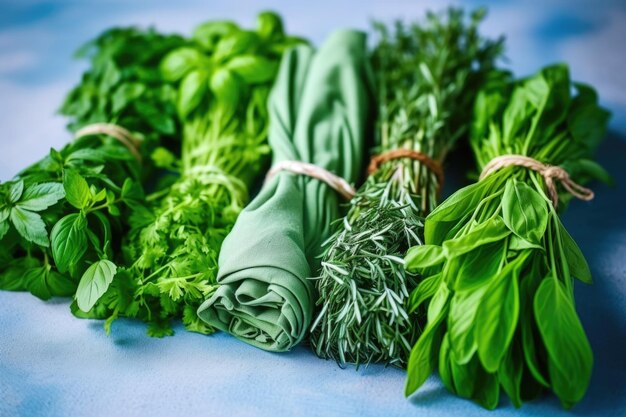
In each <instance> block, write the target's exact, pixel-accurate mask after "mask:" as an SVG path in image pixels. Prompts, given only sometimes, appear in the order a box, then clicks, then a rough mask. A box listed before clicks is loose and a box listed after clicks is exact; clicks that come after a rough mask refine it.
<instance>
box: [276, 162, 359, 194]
mask: <svg viewBox="0 0 626 417" xmlns="http://www.w3.org/2000/svg"><path fill="white" fill-rule="evenodd" d="M281 171H289V172H292V173H294V174H299V175H306V176H307V177H311V178H315V179H318V180H320V181H322V182H323V183H325V184H327V185H328V186H329V187H330V188H332V189H333V190H335V191H337V192H338V193H339V194H340V195H341V196H342V197H343V198H345V199H346V200H350V199H351V198H352V197H354V195H355V194H356V190H355V189H354V188H353V187H352V186H351V185H350V184H349V183H348V181H346V180H344V179H343V178H341V177H339V176H337V175H335V174H333V173H332V172H330V171H327V170H325V169H324V168H322V167H318V166H317V165H313V164H309V163H307V162H302V161H281V162H279V163H277V164H275V165H274V166H273V167H272V168H271V169H270V170H269V171H268V173H267V176H266V177H265V182H267V181H269V180H270V179H271V178H272V177H273V176H274V175H276V174H278V173H279V172H281Z"/></svg>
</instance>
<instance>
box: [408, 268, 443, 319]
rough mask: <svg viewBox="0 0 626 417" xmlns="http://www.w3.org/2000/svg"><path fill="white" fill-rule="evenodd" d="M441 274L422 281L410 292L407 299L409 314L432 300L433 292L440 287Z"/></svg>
mask: <svg viewBox="0 0 626 417" xmlns="http://www.w3.org/2000/svg"><path fill="white" fill-rule="evenodd" d="M441 277H442V275H441V274H436V275H433V276H432V277H428V278H425V279H423V280H422V281H421V282H420V283H419V285H418V286H417V287H415V289H414V290H413V291H411V297H410V298H409V302H408V305H409V312H411V313H412V312H414V311H415V310H417V309H418V308H419V306H420V305H422V304H423V303H424V302H425V301H426V300H428V299H429V298H432V296H433V295H435V292H436V291H437V289H438V288H439V286H440V285H441Z"/></svg>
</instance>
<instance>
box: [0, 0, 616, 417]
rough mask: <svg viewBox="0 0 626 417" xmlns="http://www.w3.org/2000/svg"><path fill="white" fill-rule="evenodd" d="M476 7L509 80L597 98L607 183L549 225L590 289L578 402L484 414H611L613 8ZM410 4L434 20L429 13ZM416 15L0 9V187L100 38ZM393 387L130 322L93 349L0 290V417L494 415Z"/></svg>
mask: <svg viewBox="0 0 626 417" xmlns="http://www.w3.org/2000/svg"><path fill="white" fill-rule="evenodd" d="M422 3H424V2H422ZM452 3H455V2H452ZM457 3H458V2H457ZM483 3H485V2H483ZM486 3H488V4H490V5H491V9H492V10H491V17H490V19H489V20H488V21H487V23H486V29H487V31H488V32H490V33H501V32H503V31H504V32H506V34H507V36H508V37H509V39H508V40H509V53H508V55H509V57H510V58H511V62H510V64H511V66H512V67H513V68H514V69H515V70H516V71H517V72H518V73H529V72H531V71H532V70H533V69H536V68H537V67H538V66H540V65H543V64H547V63H549V62H552V61H555V60H559V59H566V60H568V61H569V62H571V63H572V71H573V73H574V74H575V76H577V78H579V79H583V80H584V81H587V82H590V83H592V84H594V85H596V86H597V87H598V89H599V90H600V95H601V97H602V100H603V102H604V103H605V104H606V105H607V106H608V107H609V108H610V109H611V110H612V111H613V113H614V119H613V122H612V129H613V131H612V133H611V134H610V135H609V138H608V139H607V141H606V142H605V143H604V144H603V145H602V146H601V148H600V150H599V154H598V158H599V160H600V162H601V163H602V164H604V165H605V166H606V167H607V168H608V170H609V171H610V172H611V174H612V175H613V176H614V178H615V180H616V185H615V186H614V187H612V188H611V187H608V186H605V185H601V184H593V187H594V189H595V190H596V199H595V200H593V201H592V202H589V203H583V202H579V201H574V202H573V203H572V204H571V206H570V207H569V209H568V211H567V212H566V214H565V216H564V222H565V225H566V227H567V228H568V230H569V231H570V233H571V234H572V236H573V237H574V238H575V239H576V241H577V242H578V244H579V245H580V247H581V249H582V251H583V252H584V253H585V255H586V256H587V259H588V262H589V265H590V268H591V270H592V273H593V275H594V279H595V283H594V284H593V285H591V286H587V285H584V284H577V286H576V297H577V298H576V302H577V309H578V311H579V314H580V316H581V319H582V321H583V325H584V326H585V329H586V331H587V334H588V337H589V339H590V342H591V345H592V347H593V350H594V353H595V366H594V373H593V377H592V381H591V385H590V388H589V391H588V393H587V395H586V397H585V398H584V399H583V400H582V401H581V402H580V403H579V404H578V405H577V406H575V407H574V408H573V409H572V410H570V411H564V410H563V409H562V408H561V407H560V405H559V403H558V401H557V400H556V398H555V397H554V396H551V395H546V396H544V397H543V398H540V399H538V400H536V401H533V402H530V403H526V404H524V406H523V407H522V408H521V409H519V410H518V409H515V408H514V407H513V406H512V405H511V404H510V402H509V401H508V400H506V399H503V400H502V401H501V403H500V407H499V408H498V411H497V412H496V413H497V415H498V416H500V415H515V416H531V415H532V416H543V415H551V416H560V415H563V416H573V415H584V416H624V415H626V378H625V376H626V356H625V355H624V354H623V353H624V352H625V348H624V346H626V214H625V211H624V208H623V205H624V203H625V202H626V199H625V198H624V196H626V169H625V168H626V167H625V166H624V163H625V162H626V89H625V86H626V77H625V76H624V74H625V71H624V70H623V68H624V67H626V57H625V54H624V51H625V49H624V48H623V45H622V43H621V42H623V39H626V32H625V30H624V28H626V7H625V6H624V3H623V2H620V1H612V0H601V1H598V2H597V3H594V7H591V8H590V7H588V5H589V4H588V3H586V2H583V1H578V0H572V1H568V2H565V1H557V0H544V1H541V2H517V1H510V0H509V1H502V2H493V1H487V2H486ZM425 4H427V5H430V6H431V7H435V6H436V7H439V3H438V2H432V1H430V2H429V1H427V2H425ZM425 4H421V3H420V4H419V5H416V4H415V2H411V1H407V0H394V1H375V0H363V1H359V2H356V1H329V0H319V1H318V2H313V3H306V4H305V3H298V4H297V5H296V4H295V3H294V2H285V1H279V0H266V1H261V2H251V1H248V0H242V1H241V2H239V1H238V2H237V6H235V2H225V1H215V2H211V4H210V5H209V4H208V2H206V1H204V2H202V1H199V0H197V1H189V2H180V3H178V2H177V3H176V4H175V5H174V3H170V2H166V1H165V0H154V1H151V2H139V1H138V2H121V1H117V0H109V1H102V0H97V1H95V0H94V1H93V2H89V3H87V2H84V3H83V2H54V1H45V0H24V1H21V2H7V1H5V0H0V10H2V12H1V13H0V126H2V128H1V132H2V134H1V135H0V161H1V163H0V180H5V179H8V178H10V177H11V176H12V175H13V174H15V172H16V171H17V169H18V168H20V167H23V166H25V164H26V163H29V162H32V161H34V160H36V159H38V158H39V157H41V155H43V153H45V149H47V148H48V147H50V146H59V145H61V144H63V143H64V142H66V141H67V140H68V135H67V134H65V133H64V131H63V120H62V119H59V118H54V117H52V116H51V115H52V114H53V111H54V109H55V108H56V107H57V106H58V104H59V103H60V102H61V100H62V97H63V94H64V93H65V92H66V91H67V90H68V89H69V87H70V86H71V85H73V84H74V83H75V82H76V81H77V79H78V76H79V73H80V71H81V70H82V68H83V67H80V66H76V64H70V61H69V55H70V53H71V51H72V50H73V49H75V48H76V47H77V46H78V45H80V44H81V43H82V42H83V41H84V40H86V39H88V38H90V37H93V36H94V35H95V34H97V33H98V32H99V31H100V30H102V29H103V28H104V27H107V26H111V25H113V24H130V23H137V24H143V25H145V24H148V23H156V25H157V27H159V28H163V29H164V30H179V31H183V32H187V33H188V32H189V27H190V26H193V24H195V23H197V22H199V21H201V20H203V19H205V18H213V17H217V16H221V17H230V18H234V19H236V20H242V19H245V20H242V21H245V22H252V17H253V15H254V13H255V12H256V11H258V10H259V9H263V8H267V7H270V8H272V9H275V10H278V11H280V12H283V13H284V15H285V18H286V21H287V24H288V27H289V28H290V29H291V31H292V32H297V33H303V34H305V35H307V36H310V37H311V38H312V39H313V40H314V41H317V42H319V41H321V40H322V39H323V37H324V36H325V34H326V33H328V32H329V31H330V30H331V28H333V27H338V26H356V27H367V18H368V17H373V16H378V17H381V18H385V19H388V18H390V17H393V16H399V15H404V16H405V17H409V16H408V15H418V14H421V12H422V11H423V9H424V8H425ZM469 4H471V5H475V4H478V2H476V1H471V2H469ZM357 5H358V7H357ZM539 6H541V7H539ZM330 11H333V12H332V13H331V12H330ZM622 35H624V36H622ZM618 39H622V40H621V41H619V42H618V41H617V40H618ZM620 45H622V46H620ZM79 67H80V68H79ZM33 149H40V150H41V152H34V151H33ZM454 158H456V162H454V163H451V164H449V165H450V166H456V167H457V169H456V170H454V169H452V170H451V173H450V174H451V175H450V176H451V177H452V178H451V181H449V182H448V189H447V191H448V193H449V192H451V191H452V190H454V189H455V188H456V187H458V186H460V185H461V184H462V183H463V181H464V180H463V177H462V172H463V169H462V167H463V166H465V167H470V166H471V158H468V157H467V155H464V154H457V156H456V157H454ZM463 161H464V162H463ZM459 166H460V167H461V168H459ZM404 379H405V373H404V372H403V371H401V370H399V369H394V368H384V367H382V366H378V365H372V366H369V367H367V368H361V369H360V370H359V371H355V370H354V368H348V369H340V368H339V367H338V366H337V365H336V364H335V363H334V362H331V361H324V360H320V359H318V358H317V357H316V356H315V355H314V354H313V353H312V352H311V351H310V350H309V349H308V348H307V347H306V346H300V347H298V348H296V349H295V350H294V351H293V352H290V353H286V354H272V353H267V352H263V351H260V350H258V349H255V348H253V347H250V346H248V345H245V344H243V343H241V342H239V341H237V340H235V339H234V338H233V337H231V336H230V335H227V334H223V333H218V334H215V335H212V336H202V335H198V334H194V333H188V332H186V331H184V329H183V328H182V326H180V325H177V326H176V335H175V336H173V337H168V338H164V339H153V338H150V337H148V336H146V335H145V326H144V325H143V324H142V323H139V322H136V321H132V320H118V321H117V322H115V323H114V325H113V328H112V332H111V335H110V336H108V337H107V336H106V335H105V333H104V330H103V328H102V322H101V321H90V320H79V319H76V318H74V317H73V316H72V315H71V314H70V312H69V300H66V299H57V300H52V301H49V302H42V301H40V300H38V299H36V298H35V297H33V296H32V295H30V294H26V293H9V292H3V291H0V417H13V416H25V417H26V416H27V417H30V416H40V415H42V416H89V417H97V416H118V415H120V416H136V415H137V416H139V415H151V416H178V415H185V414H187V415H194V414H196V415H198V414H199V415H211V416H222V415H223V416H238V415H244V416H245V415H256V416H283V415H289V416H299V415H301V416H318V415H319V416H347V415H360V416H383V415H385V416H405V415H406V416H416V415H427V416H435V417H436V416H475V415H489V416H492V415H494V413H493V412H491V413H490V412H488V411H485V410H483V409H482V408H480V407H479V406H476V405H474V404H473V403H471V402H469V401H466V400H462V399H459V398H456V397H454V396H452V395H451V394H449V393H448V392H447V391H446V390H445V388H444V387H443V386H442V384H441V382H440V381H439V379H438V378H437V377H436V376H434V377H431V378H430V379H429V380H428V381H427V382H426V384H425V385H424V386H423V387H422V389H421V390H420V391H418V393H416V394H415V395H414V396H412V397H410V398H409V399H405V398H404V396H403V387H404Z"/></svg>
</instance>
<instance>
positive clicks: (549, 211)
mask: <svg viewBox="0 0 626 417" xmlns="http://www.w3.org/2000/svg"><path fill="white" fill-rule="evenodd" d="M607 120H608V113H607V112H606V111H605V110H604V109H602V108H601V107H599V105H598V102H597V97H596V95H595V93H594V92H593V90H591V89H590V88H589V87H587V86H583V85H579V84H575V83H572V82H571V81H570V78H569V73H568V69H567V67H566V66H564V65H555V66H551V67H547V68H545V69H543V70H541V71H540V72H539V73H537V74H536V75H534V76H532V77H529V78H527V79H523V80H519V81H516V82H513V81H510V80H509V79H508V76H506V75H504V74H501V75H496V76H494V77H493V79H492V80H491V82H490V83H489V84H488V85H487V87H486V88H485V89H483V91H482V92H481V93H480V94H479V95H478V98H477V100H476V104H475V107H474V121H473V126H472V134H471V141H470V142H471V145H472V148H473V150H474V154H475V156H476V159H477V161H478V168H479V169H482V168H483V167H484V166H485V165H486V164H487V163H488V162H489V161H490V160H491V159H492V158H494V157H496V156H499V155H504V154H519V155H526V156H529V157H531V158H534V159H537V160H539V161H541V162H543V163H548V164H551V165H561V166H564V167H574V168H575V167H577V166H578V167H581V168H582V167H593V168H592V169H572V170H571V171H570V175H571V177H572V178H573V179H574V180H575V181H577V182H580V181H582V180H585V179H588V178H590V177H592V176H593V175H595V176H596V177H597V178H598V179H604V178H606V175H605V173H604V170H602V168H600V167H599V166H597V164H596V163H588V162H584V163H581V161H589V158H590V157H591V154H592V152H593V150H594V149H595V147H596V146H597V144H598V143H599V141H600V140H601V139H602V136H603V134H604V131H605V129H606V124H607ZM544 187H545V185H544V182H543V178H542V177H541V176H540V175H539V174H538V173H536V172H534V171H530V170H528V169H526V168H522V167H508V168H503V169H501V170H499V171H496V172H495V173H492V174H490V175H489V176H488V177H487V178H485V179H483V180H482V181H480V182H478V183H476V184H473V185H470V186H469V187H466V188H463V189H461V190H459V191H458V192H456V193H455V194H453V195H452V196H451V197H450V198H449V199H448V200H446V201H445V202H444V203H443V204H441V205H440V206H439V207H437V208H436V209H435V210H434V211H433V212H432V213H431V214H430V215H429V216H428V217H427V218H426V222H425V243H426V245H427V246H424V247H423V248H428V249H423V248H419V247H418V248H414V249H410V250H409V251H408V253H407V257H406V262H407V264H406V267H407V269H408V270H409V271H411V272H413V273H419V274H422V276H424V277H425V279H426V280H425V281H424V282H427V281H428V280H435V279H436V280H438V281H441V285H443V286H445V287H446V288H448V289H449V298H450V311H449V313H448V314H447V315H446V317H445V318H444V319H443V320H440V319H439V317H430V316H429V317H428V320H427V323H426V326H425V329H424V331H423V333H422V335H421V336H420V339H418V341H417V343H416V345H415V347H414V349H413V352H412V354H411V358H410V360H409V364H411V363H415V366H414V367H410V368H409V373H408V378H407V384H406V387H407V394H410V393H412V392H413V391H415V390H416V389H418V388H419V387H420V386H421V385H422V383H423V382H424V380H425V376H424V375H426V374H429V373H430V372H431V370H432V368H433V364H432V363H430V362H429V363H424V362H423V360H422V357H423V354H422V353H419V352H418V346H425V345H427V346H432V345H433V344H438V343H441V347H440V348H439V350H438V352H437V353H438V355H439V356H438V359H439V370H440V374H441V375H442V378H443V379H444V383H445V384H446V386H447V387H448V389H450V390H451V391H453V392H455V393H456V394H458V395H459V396H462V397H465V398H470V399H473V400H475V401H476V402H478V403H479V404H481V405H483V406H484V407H486V408H495V407H496V406H497V404H498V393H499V386H502V388H503V389H504V391H505V392H506V394H507V395H508V396H509V397H510V398H511V400H512V402H513V404H514V405H515V406H517V407H519V406H520V405H521V403H522V400H526V399H531V398H533V397H535V396H537V395H539V394H540V393H541V391H542V390H543V389H545V388H550V389H552V390H553V391H554V393H555V394H556V395H557V396H558V397H559V399H560V400H561V402H562V404H563V406H564V407H566V408H569V407H571V406H572V405H574V404H575V403H576V402H578V401H580V399H581V398H582V397H583V395H584V393H585V391H586V389H587V386H588V384H589V379H590V377H591V368H592V364H593V356H592V353H591V348H590V347H589V342H588V341H587V337H586V335H585V332H584V330H583V328H582V325H581V323H580V320H579V319H578V316H577V314H576V310H575V306H574V296H573V278H574V277H576V278H579V279H580V280H581V281H584V282H588V283H590V282H591V273H590V271H589V267H588V265H587V262H586V261H585V259H584V257H583V255H582V253H581V252H580V249H579V248H578V246H577V245H576V243H575V242H574V240H573V239H572V238H571V236H570V235H569V234H568V233H567V231H566V230H565V228H564V227H563V225H562V224H561V221H560V220H559V217H558V214H557V212H556V210H555V208H554V207H553V206H552V204H551V202H550V200H549V199H548V197H547V195H546V190H545V189H544ZM560 198H561V200H562V201H561V204H560V205H559V207H562V206H563V205H564V204H563V203H565V202H566V201H567V199H568V196H567V195H566V194H562V195H560ZM437 247H441V250H438V249H435V248H437ZM435 297H436V295H434V293H433V292H432V291H431V290H430V287H422V286H421V285H420V286H418V287H417V288H416V289H415V290H414V291H413V293H412V294H411V298H410V301H409V307H411V306H412V305H424V304H425V303H429V302H430V305H432V303H434V302H435ZM437 302H439V301H437ZM437 331H440V333H438V338H437V339H436V340H434V341H433V340H432V338H433V336H432V335H433V334H437V333H436V332H437ZM424 338H425V339H426V340H424V341H422V339H424ZM414 356H415V360H414V359H413V357H414Z"/></svg>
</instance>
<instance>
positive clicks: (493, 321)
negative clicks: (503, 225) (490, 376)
mask: <svg viewBox="0 0 626 417" xmlns="http://www.w3.org/2000/svg"><path fill="white" fill-rule="evenodd" d="M524 260H525V257H521V256H520V257H517V258H516V259H515V260H514V261H512V262H511V263H509V264H507V265H506V266H505V267H504V268H503V269H502V271H500V273H499V274H498V275H497V276H496V277H495V278H494V279H493V281H492V282H491V283H490V284H489V286H488V287H487V290H486V291H485V294H484V295H483V298H482V299H481V301H480V305H479V306H478V310H477V311H476V321H475V326H474V337H475V338H476V341H477V342H478V357H479V358H480V361H481V363H482V364H483V366H484V367H485V370H487V371H488V372H496V371H497V370H498V368H499V367H500V363H501V362H502V358H503V357H504V355H505V353H506V351H507V349H508V348H509V345H510V343H511V339H512V338H513V334H514V333H515V328H516V327H517V321H518V317H519V290H518V279H519V274H520V269H521V268H522V265H523V263H524Z"/></svg>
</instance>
